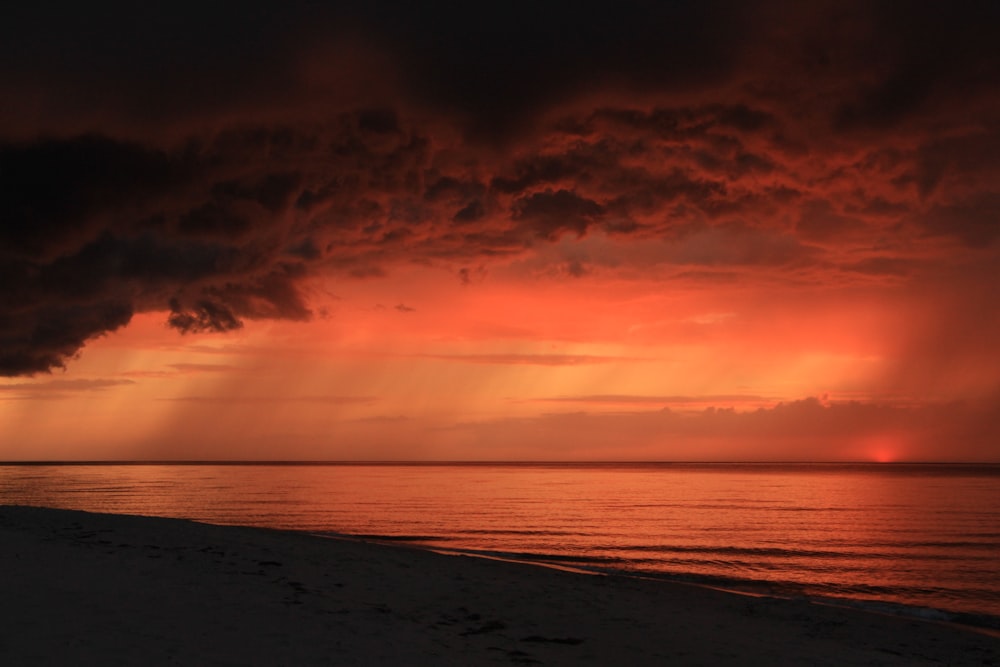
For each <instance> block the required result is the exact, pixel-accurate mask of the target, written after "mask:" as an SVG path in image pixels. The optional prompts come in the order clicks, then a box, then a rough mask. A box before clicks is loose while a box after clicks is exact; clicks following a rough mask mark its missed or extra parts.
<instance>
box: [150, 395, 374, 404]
mask: <svg viewBox="0 0 1000 667" xmlns="http://www.w3.org/2000/svg"><path fill="white" fill-rule="evenodd" d="M156 400H158V401H173V402H181V403H204V404H206V405H218V404H227V405H228V404H243V403H249V404H257V403H261V404H269V403H273V404H276V405H277V404H282V403H296V404H299V403H323V404H328V405H369V404H371V403H375V402H376V401H377V400H378V399H377V398H376V397H374V396H277V395H274V396H172V397H170V398H158V399H156Z"/></svg>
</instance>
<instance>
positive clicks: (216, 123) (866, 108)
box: [0, 1, 1000, 375]
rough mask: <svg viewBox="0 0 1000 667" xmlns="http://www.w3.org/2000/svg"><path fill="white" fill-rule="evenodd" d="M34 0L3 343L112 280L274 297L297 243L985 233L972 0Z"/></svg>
mask: <svg viewBox="0 0 1000 667" xmlns="http://www.w3.org/2000/svg"><path fill="white" fill-rule="evenodd" d="M50 9H51V8H48V7H46V6H45V3H34V4H31V5H22V6H19V7H15V8H12V9H11V10H10V11H8V12H6V14H5V16H4V21H3V22H0V93H2V94H3V96H4V97H3V99H4V104H3V105H0V127H3V128H4V129H3V130H2V132H0V284H2V290H0V374H4V375H18V374H30V373H36V372H41V371H45V370H48V369H50V368H53V367H58V366H61V365H63V364H64V363H65V361H66V360H67V359H69V358H71V357H72V356H73V355H75V354H77V353H78V352H79V350H80V349H81V348H82V346H83V345H84V344H85V342H86V341H87V340H89V339H91V338H93V337H96V336H100V335H102V334H104V333H106V332H109V331H114V330H115V329H117V328H119V327H121V326H124V325H126V324H127V323H128V322H129V320H130V318H131V317H132V315H133V314H134V313H137V312H143V311H150V310H160V311H168V312H169V314H168V315H167V321H168V324H170V325H171V326H173V327H174V328H176V329H178V330H179V331H182V332H192V333H194V332H201V331H226V330H231V329H234V328H237V327H239V326H242V323H243V321H244V320H245V319H246V318H286V319H305V318H307V317H309V308H308V305H307V303H306V299H305V297H304V296H303V293H302V285H303V281H304V280H307V279H308V278H309V277H310V276H313V275H316V274H317V273H319V272H325V271H334V272H337V273H339V274H341V275H345V276H352V277H354V278H357V279H361V278H372V277H378V276H382V275H385V274H386V273H387V272H390V271H391V267H392V266H393V265H394V264H395V263H398V262H400V261H409V260H417V261H420V262H424V263H434V262H442V263H445V264H447V268H448V269H449V270H452V271H456V272H459V273H458V275H459V276H460V279H461V280H463V282H470V279H469V274H468V272H467V271H466V273H465V274H462V273H460V272H461V271H462V270H466V269H463V268H461V267H467V266H481V265H482V262H485V261H489V260H491V259H493V258H503V257H511V256H514V255H518V254H523V253H524V252H526V251H528V250H529V249H532V248H535V249H537V248H538V247H539V246H540V245H543V244H545V243H547V242H552V241H558V240H559V239H561V238H563V237H564V236H566V237H568V238H579V237H582V236H586V235H592V234H605V235H610V236H615V237H617V238H619V239H635V240H642V241H643V242H648V241H656V242H658V245H656V246H654V247H655V248H657V251H656V253H653V254H654V255H655V258H654V260H651V261H655V262H662V263H672V264H680V265H690V264H695V265H703V266H713V267H717V268H719V269H720V271H723V270H725V269H727V268H728V267H731V266H769V267H801V266H803V265H804V264H808V263H813V264H815V265H817V266H819V265H821V264H822V265H834V264H838V263H839V265H840V266H841V268H842V269H843V272H844V273H845V274H851V275H854V276H859V277H864V276H872V275H886V274H889V273H892V274H895V275H902V274H903V273H905V269H906V268H907V267H909V268H915V267H918V266H919V265H918V264H915V263H912V262H911V263H907V261H908V260H907V258H898V257H894V256H892V253H891V252H890V251H891V249H892V248H893V247H896V246H900V247H902V246H906V245H907V244H906V242H905V241H906V240H907V239H906V238H904V237H906V236H907V235H914V236H916V237H920V238H951V239H955V240H958V241H960V242H961V243H963V244H965V246H967V247H968V248H971V249H989V248H991V247H993V245H994V244H995V242H996V238H997V236H998V234H997V225H996V220H997V215H996V214H997V202H996V199H997V192H996V185H995V184H996V182H997V180H996V179H997V176H998V174H997V171H998V167H997V161H996V158H995V155H996V154H997V148H998V147H1000V129H998V128H1000V122H998V118H1000V112H998V108H1000V104H998V100H997V99H996V94H995V90H994V85H993V83H994V82H995V80H996V78H997V77H996V75H997V73H998V70H997V62H998V56H997V53H996V49H995V48H994V47H993V46H991V45H992V44H993V43H994V42H993V39H992V30H991V26H995V25H997V21H996V20H995V19H996V18H997V17H996V13H997V10H996V8H995V6H994V5H992V4H990V3H973V2H968V3H961V2H959V3H951V4H949V5H948V7H947V8H945V7H943V6H941V7H937V8H927V7H923V6H920V7H897V6H896V5H894V4H891V3H875V4H870V3H833V2H831V3H821V4H814V3H810V4H809V6H808V7H804V6H801V5H800V4H798V3H790V2H780V1H774V2H759V3H755V4H754V3H728V2H680V1H677V2H659V3H633V2H619V3H615V4H614V5H613V6H607V7H603V8H596V9H588V8H585V7H583V6H581V5H579V4H578V3H573V4H570V3H566V2H555V3H541V4H539V3H518V2H515V3H506V4H504V5H503V6H497V7H491V8H484V7H482V6H476V5H471V4H469V3H435V4H434V5H433V6H430V7H428V6H418V5H413V4H410V3H401V2H388V1H380V2H372V3H364V4H363V5H361V4H358V3H352V4H350V5H348V4H347V3H344V4H342V5H340V4H338V3H330V4H329V5H328V6H323V7H317V6H316V5H315V4H314V3H306V2H289V3H282V4H280V5H278V4H275V3H265V2H253V1H251V2H246V3H241V5H240V7H239V9H238V11H234V10H232V9H231V8H224V7H221V6H208V7H206V6H204V5H203V3H193V2H177V3H171V4H169V5H162V6H151V7H142V8H137V7H136V6H134V4H130V3H123V2H113V3H97V4H96V5H94V4H88V5H86V6H84V5H80V6H70V7H60V11H58V12H56V11H50ZM928 45H931V46H932V47H933V48H928ZM873 128H875V129H877V132H873ZM873 136H875V139H873V138H872V137H873ZM659 242H662V243H659ZM845 244H847V246H848V247H849V249H853V248H862V249H864V250H865V251H866V253H867V254H865V255H864V256H848V255H849V253H843V252H842V254H841V255H839V256H837V257H832V256H827V255H826V254H824V253H827V252H828V251H830V252H832V250H830V249H833V248H835V247H838V246H845ZM875 250H877V251H878V254H873V253H874V251H875ZM845 257H846V258H845ZM599 260H600V258H594V259H593V260H592V261H591V262H589V263H588V266H596V265H598V264H599V263H600V261H599ZM559 261H560V262H565V260H564V259H560V260H559ZM616 261H619V262H627V261H629V259H628V258H627V257H624V256H623V257H622V258H619V259H618V260H616ZM573 262H575V263H573ZM573 262H570V263H568V264H566V266H568V267H569V269H568V271H567V272H568V273H569V274H570V275H577V276H579V275H582V274H583V273H584V272H585V271H586V270H587V269H586V268H585V267H584V265H583V264H582V263H581V261H580V260H579V259H574V260H573ZM723 272H724V271H723ZM691 275H694V274H693V273H692V274H691ZM713 275H721V274H719V273H717V274H713Z"/></svg>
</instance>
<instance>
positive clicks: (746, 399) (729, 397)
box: [532, 394, 771, 405]
mask: <svg viewBox="0 0 1000 667" xmlns="http://www.w3.org/2000/svg"><path fill="white" fill-rule="evenodd" d="M532 400H533V401H537V402H545V403H597V404H611V405H614V404H623V405H627V404H637V405H643V404H650V403H652V404H655V405H689V404H708V405H718V404H720V403H724V404H726V403H728V404H732V403H739V404H746V403H760V402H766V401H769V400H771V399H768V398H766V397H764V396H758V395H756V394H706V395H704V396H648V395H645V394H589V395H581V396H549V397H545V398H536V399H532Z"/></svg>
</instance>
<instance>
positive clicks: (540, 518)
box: [0, 463, 1000, 629]
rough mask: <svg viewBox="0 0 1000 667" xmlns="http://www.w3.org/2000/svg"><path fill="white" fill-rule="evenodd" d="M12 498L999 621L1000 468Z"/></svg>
mask: <svg viewBox="0 0 1000 667" xmlns="http://www.w3.org/2000/svg"><path fill="white" fill-rule="evenodd" d="M0 502H2V503H4V504H22V505H38V506H45V507H55V508H67V509H80V510H87V511H94V512H111V513H120V514H142V515H149V516H166V517H179V518H188V519H194V520H197V521H204V522H208V523H217V524H235V525H249V526H261V527H267V528H281V529H289V530H298V531H306V532H309V533H314V534H318V535H327V536H355V537H360V538H363V539H369V540H376V541H385V542H394V543H406V544H412V545H416V546H420V547H425V548H431V549H435V550H438V551H445V552H449V553H462V554H468V555H474V556H484V557H493V558H504V559H512V560H523V561H530V562H534V563H539V564H544V565H550V566H559V567H567V568H572V569H576V570H582V571H586V572H595V573H617V574H627V575H631V576H644V577H654V578H664V579H669V580H674V581H682V582H689V583H694V584H700V585H708V586H713V587H717V588H723V589H728V590H734V591H738V592H743V593H748V594H754V595H770V596H779V597H804V598H809V599H813V600H816V601H820V602H827V603H832V604H844V605H852V606H860V607H865V608H873V609H876V610H879V611H884V612H888V613H896V614H904V615H914V616H920V617H924V618H930V619H936V620H945V621H955V622H961V623H965V624H970V625H976V626H980V627H987V628H994V629H1000V465H985V466H984V465H957V464H956V465H937V464H666V463H634V464H633V463H624V464H620V463H606V464H564V463H557V464H537V463H520V464H478V463H477V464H238V465H232V464H110V465H109V464H58V465H55V464H44V465H43V464H15V465H0Z"/></svg>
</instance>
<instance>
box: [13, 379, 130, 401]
mask: <svg viewBox="0 0 1000 667" xmlns="http://www.w3.org/2000/svg"><path fill="white" fill-rule="evenodd" d="M131 384H135V382H134V381H132V380H123V379H100V378H97V379H87V378H80V379H77V380H50V381H48V382H18V383H14V384H0V400H3V399H17V400H22V399H32V400H34V399H49V398H64V397H66V396H75V395H79V394H82V393H90V392H100V391H104V390H106V389H111V388H113V387H121V386H127V385H131Z"/></svg>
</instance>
